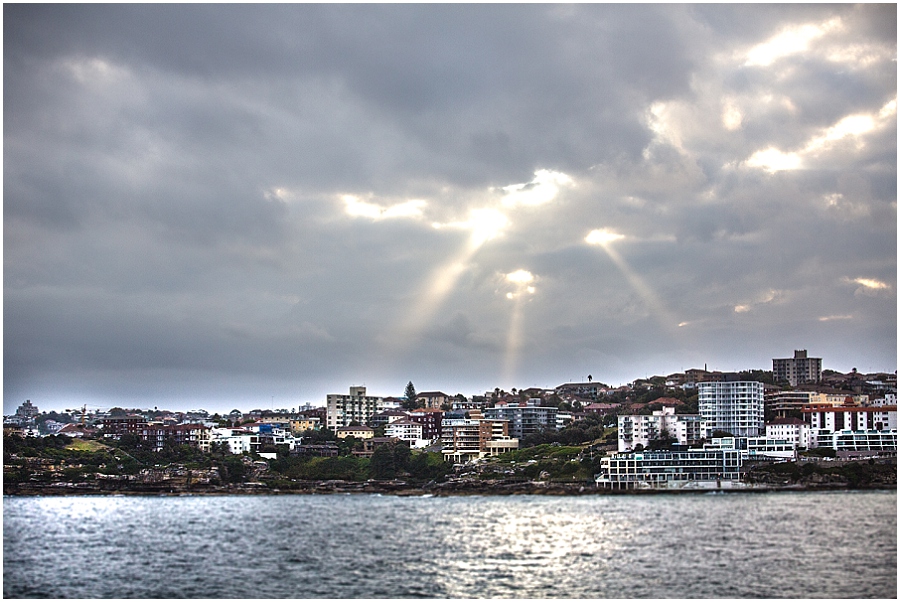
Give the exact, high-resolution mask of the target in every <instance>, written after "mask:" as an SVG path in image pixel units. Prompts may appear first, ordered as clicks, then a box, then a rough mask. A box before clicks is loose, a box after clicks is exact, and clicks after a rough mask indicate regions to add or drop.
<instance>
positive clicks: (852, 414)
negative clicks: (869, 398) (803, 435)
mask: <svg viewBox="0 0 900 602" xmlns="http://www.w3.org/2000/svg"><path fill="white" fill-rule="evenodd" d="M803 413H804V414H805V415H807V416H809V425H810V427H811V428H814V429H823V430H827V431H842V430H851V431H866V430H875V431H887V430H896V429H897V406H874V407H856V406H853V407H829V406H812V407H808V408H805V409H804V410H803Z"/></svg>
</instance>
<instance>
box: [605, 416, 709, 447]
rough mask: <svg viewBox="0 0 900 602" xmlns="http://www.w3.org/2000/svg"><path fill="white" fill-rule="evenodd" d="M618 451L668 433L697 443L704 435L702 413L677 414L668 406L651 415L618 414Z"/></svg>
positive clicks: (644, 443) (649, 441) (647, 443)
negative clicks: (701, 421)
mask: <svg viewBox="0 0 900 602" xmlns="http://www.w3.org/2000/svg"><path fill="white" fill-rule="evenodd" d="M618 423H619V424H618V426H619V451H620V452H626V451H631V450H633V449H634V448H635V446H637V445H641V446H642V447H645V448H646V447H647V446H648V445H649V444H650V443H651V442H652V441H655V440H657V439H660V438H662V437H663V436H664V435H668V436H669V437H670V438H672V439H675V440H676V441H677V442H678V443H680V444H682V445H691V444H694V443H697V442H698V441H699V440H700V437H701V434H700V433H701V429H700V416H698V415H696V414H675V408H671V407H665V408H663V409H661V410H656V411H655V412H653V414H652V415H650V416H647V415H644V414H634V415H623V416H619V419H618Z"/></svg>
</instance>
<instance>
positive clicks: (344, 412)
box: [325, 387, 399, 431]
mask: <svg viewBox="0 0 900 602" xmlns="http://www.w3.org/2000/svg"><path fill="white" fill-rule="evenodd" d="M388 405H390V406H392V407H391V409H393V406H394V405H397V406H399V404H393V403H388V404H385V401H384V399H383V398H381V397H373V396H370V395H366V388H365V387H350V394H349V395H339V394H336V393H331V394H329V395H328V396H327V398H326V410H325V422H326V427H327V428H329V429H331V430H332V431H334V430H337V429H338V428H340V427H342V426H350V423H351V422H354V421H355V422H357V423H359V424H365V423H366V422H368V421H369V419H370V418H371V417H372V416H373V415H374V414H376V413H378V412H383V411H384V410H386V409H388V407H387V406H388Z"/></svg>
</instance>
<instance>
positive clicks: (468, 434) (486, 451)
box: [441, 414, 519, 463]
mask: <svg viewBox="0 0 900 602" xmlns="http://www.w3.org/2000/svg"><path fill="white" fill-rule="evenodd" d="M476 416H478V417H474V416H471V414H470V417H469V418H452V419H447V420H444V421H443V425H442V429H443V432H442V435H441V443H442V445H443V447H442V449H441V451H442V453H443V454H444V460H446V461H448V462H458V463H461V462H468V461H470V460H474V459H476V458H483V457H485V456H497V455H500V454H502V453H505V452H508V451H511V450H514V449H518V448H519V440H518V439H515V438H512V437H510V436H509V421H507V420H491V419H485V418H481V417H480V414H476Z"/></svg>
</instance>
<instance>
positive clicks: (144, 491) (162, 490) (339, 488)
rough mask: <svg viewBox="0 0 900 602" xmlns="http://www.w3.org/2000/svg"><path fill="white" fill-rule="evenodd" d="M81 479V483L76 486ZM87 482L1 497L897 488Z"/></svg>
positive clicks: (15, 490) (10, 490)
mask: <svg viewBox="0 0 900 602" xmlns="http://www.w3.org/2000/svg"><path fill="white" fill-rule="evenodd" d="M79 485H81V486H79ZM83 485H85V484H73V483H54V484H48V485H36V484H28V485H26V486H21V485H17V486H7V485H4V488H3V495H4V497H6V496H9V497H34V496H141V495H144V496H150V495H153V496H226V495H249V496H258V495H352V494H360V495H365V494H368V495H372V494H379V495H394V496H397V497H448V496H501V497H503V496H514V495H542V496H590V495H614V496H620V495H658V494H726V493H728V494H740V493H776V492H803V491H871V490H883V491H890V490H896V489H897V486H896V484H889V483H872V484H867V485H863V486H850V485H849V484H846V483H807V484H801V483H794V484H787V485H774V484H754V485H750V484H745V483H738V484H737V485H738V486H731V485H732V484H730V483H729V484H728V485H729V486H726V487H722V488H715V487H697V488H679V489H668V488H646V489H627V490H618V489H617V490H613V489H604V488H600V487H596V486H594V485H592V484H590V483H546V482H513V483H507V482H499V483H498V482H494V483H490V482H465V483H460V482H452V481H451V482H446V483H437V484H426V485H422V486H417V485H411V484H407V483H401V482H384V483H371V482H362V483H360V482H350V481H320V482H308V483H302V484H298V485H301V486H300V487H295V488H291V489H286V488H269V487H266V486H258V485H255V486H253V485H250V486H248V485H237V486H218V487H183V486H173V485H167V484H159V486H148V485H142V486H132V487H119V488H102V487H84V486H83Z"/></svg>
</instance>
